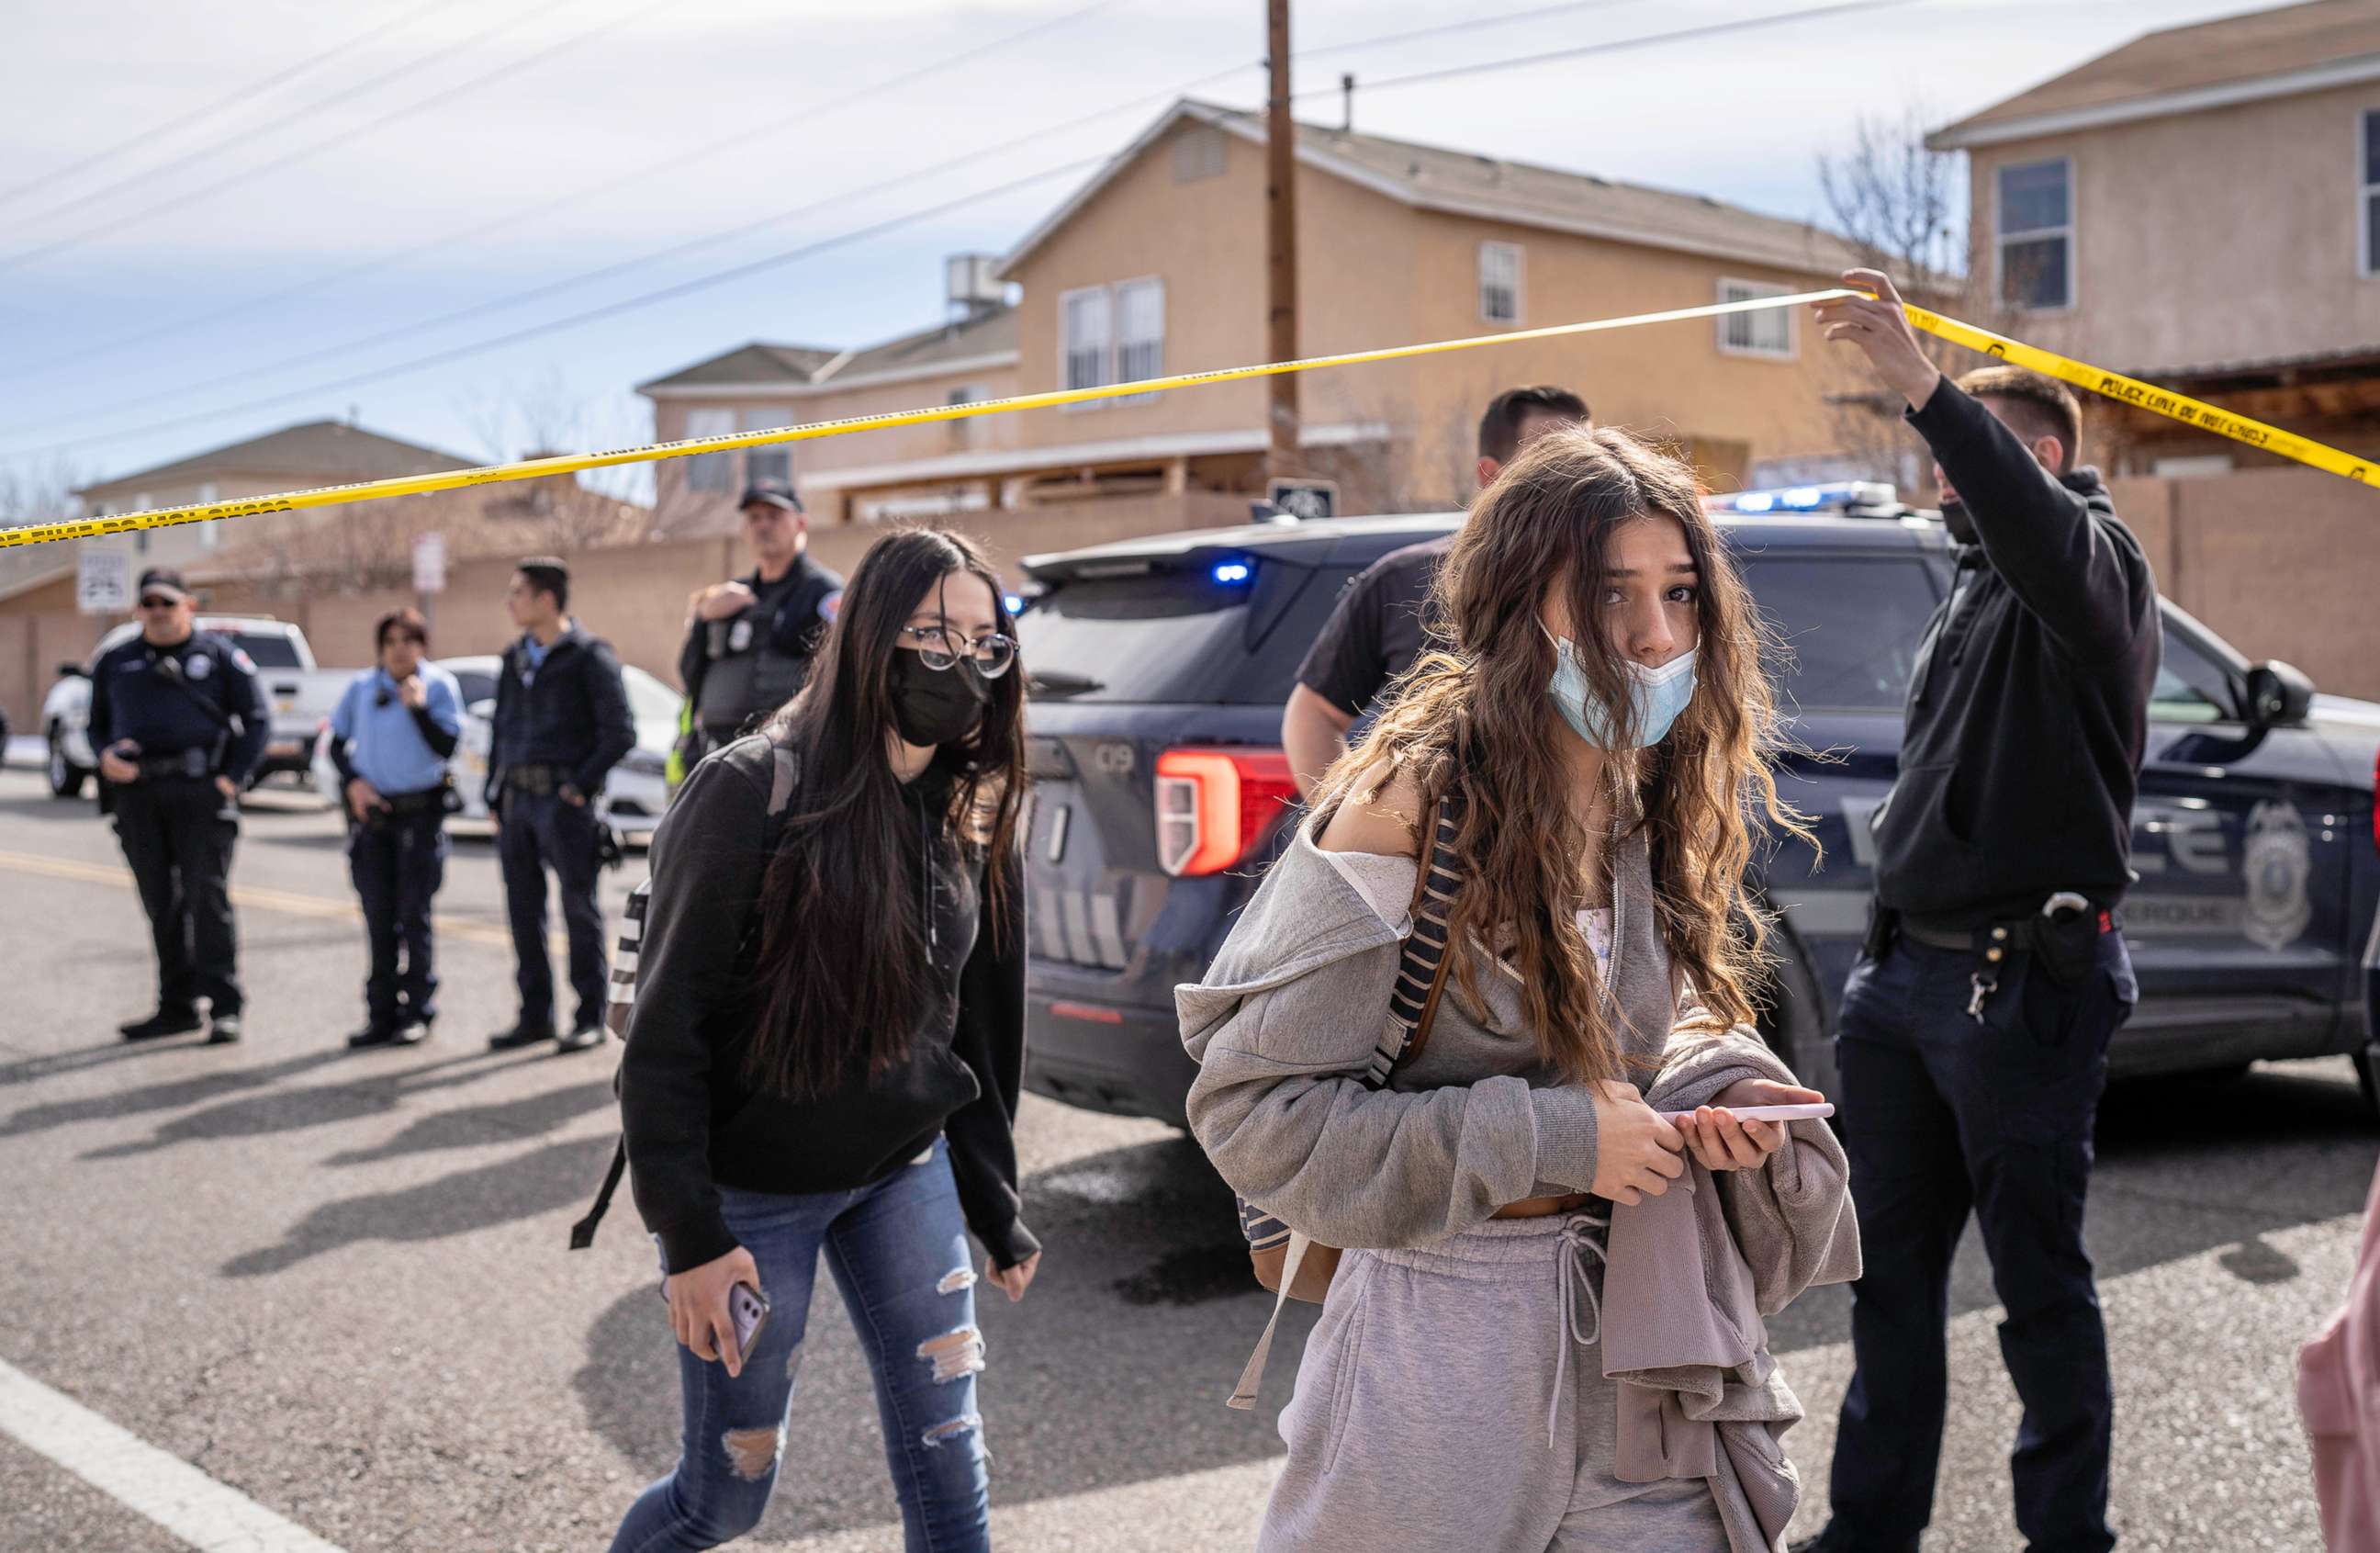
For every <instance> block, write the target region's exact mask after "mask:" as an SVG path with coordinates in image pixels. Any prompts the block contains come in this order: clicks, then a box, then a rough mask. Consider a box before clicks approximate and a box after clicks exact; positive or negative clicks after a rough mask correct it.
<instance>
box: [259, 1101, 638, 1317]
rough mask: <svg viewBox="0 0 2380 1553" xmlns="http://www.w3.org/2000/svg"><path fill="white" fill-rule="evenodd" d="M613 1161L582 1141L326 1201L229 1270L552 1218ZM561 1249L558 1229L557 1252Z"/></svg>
mask: <svg viewBox="0 0 2380 1553" xmlns="http://www.w3.org/2000/svg"><path fill="white" fill-rule="evenodd" d="M611 1158H612V1140H611V1139H610V1138H608V1137H602V1138H575V1139H572V1140H571V1141H569V1142H567V1143H555V1144H548V1145H546V1146H545V1147H541V1148H537V1149H532V1150H531V1151H529V1152H528V1153H527V1154H523V1155H516V1156H514V1157H512V1158H510V1159H499V1160H496V1161H494V1162H493V1163H491V1164H486V1165H480V1166H476V1167H474V1168H472V1169H470V1170H468V1171H455V1173H453V1174H451V1175H445V1176H441V1177H440V1178H438V1179H437V1180H435V1181H426V1182H423V1183H420V1184H419V1185H416V1186H407V1187H402V1188H400V1189H398V1190H396V1191H393V1192H371V1193H366V1194H365V1195H362V1196H358V1197H347V1198H344V1199H342V1200H340V1201H338V1202H335V1203H325V1204H323V1205H322V1207H318V1208H316V1209H314V1211H313V1212H311V1213H310V1214H308V1215H307V1216H306V1217H305V1218H304V1219H301V1220H300V1221H299V1222H298V1223H297V1224H296V1225H294V1226H293V1227H291V1229H290V1230H289V1231H288V1232H287V1233H286V1234H285V1235H284V1236H283V1237H282V1241H281V1244H278V1245H269V1246H264V1247H261V1248H260V1249H258V1250H255V1251H249V1252H244V1253H242V1254H241V1255H239V1256H235V1257H233V1258H232V1259H231V1260H230V1261H228V1262H225V1264H224V1266H223V1272H224V1274H225V1276H226V1277H230V1278H255V1277H258V1276H260V1275H261V1274H265V1273H274V1272H279V1271H281V1270H282V1269H283V1268H289V1267H294V1266H296V1265H297V1263H299V1262H302V1261H304V1260H306V1258H308V1257H310V1256H320V1255H322V1253H323V1252H326V1251H335V1250H337V1249H338V1248H339V1247H341V1246H345V1245H354V1244H359V1243H362V1242H366V1241H390V1242H411V1241H432V1240H443V1239H445V1238H446V1237H447V1236H449V1235H461V1234H468V1233H470V1232H472V1231H475V1230H485V1229H490V1228H492V1227H493V1226H495V1225H499V1224H509V1223H512V1222H514V1221H515V1220H516V1219H528V1218H532V1217H535V1216H536V1215H539V1214H542V1213H549V1212H552V1211H553V1210H554V1209H556V1208H560V1207H566V1206H569V1205H571V1204H575V1203H578V1202H582V1201H585V1200H586V1199H588V1198H589V1197H591V1196H592V1195H594V1192H595V1188H596V1187H597V1186H598V1185H599V1184H601V1181H602V1178H603V1167H604V1166H605V1165H606V1164H607V1163H609V1162H610V1160H611ZM562 1248H563V1247H562V1232H561V1231H559V1230H556V1231H554V1237H553V1245H552V1246H551V1248H550V1249H552V1250H553V1251H555V1252H559V1251H561V1250H562ZM525 1249H528V1250H530V1251H540V1250H543V1249H547V1248H543V1247H527V1248H525ZM662 1336H663V1337H664V1338H666V1337H667V1336H668V1329H667V1328H666V1327H663V1329H662Z"/></svg>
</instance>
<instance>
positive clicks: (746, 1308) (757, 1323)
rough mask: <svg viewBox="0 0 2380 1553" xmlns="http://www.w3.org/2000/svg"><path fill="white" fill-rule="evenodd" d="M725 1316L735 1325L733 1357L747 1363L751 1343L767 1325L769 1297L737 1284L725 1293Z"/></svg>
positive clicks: (747, 1285) (748, 1286)
mask: <svg viewBox="0 0 2380 1553" xmlns="http://www.w3.org/2000/svg"><path fill="white" fill-rule="evenodd" d="M727 1315H728V1318H729V1319H730V1320H732V1321H734V1322H735V1356H736V1357H737V1358H739V1359H743V1360H747V1361H748V1360H750V1358H751V1357H752V1344H753V1341H755V1340H756V1339H758V1338H759V1335H760V1332H761V1329H763V1328H765V1327H767V1326H768V1324H769V1296H768V1295H766V1294H763V1293H762V1292H760V1291H759V1290H758V1289H755V1288H753V1287H752V1286H751V1285H750V1284H748V1283H738V1284H736V1285H735V1287H733V1288H731V1289H729V1290H728V1291H727Z"/></svg>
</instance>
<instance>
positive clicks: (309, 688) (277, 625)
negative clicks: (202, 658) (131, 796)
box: [42, 614, 347, 798]
mask: <svg viewBox="0 0 2380 1553" xmlns="http://www.w3.org/2000/svg"><path fill="white" fill-rule="evenodd" d="M198 627H199V629H200V630H201V631H206V632H211V633H212V634H213V635H215V636H218V637H229V638H230V639H231V642H232V645H233V646H235V647H237V648H238V649H240V650H241V651H242V652H245V653H247V654H248V656H249V661H252V662H253V663H255V665H256V670H257V676H258V677H259V678H260V679H261V680H262V681H263V683H264V699H265V705H266V706H267V707H269V708H271V709H272V715H273V736H272V738H271V739H270V740H269V741H268V742H267V743H266V745H265V746H264V758H263V759H261V760H260V761H258V762H257V766H256V774H255V777H254V779H253V780H254V781H256V782H261V781H263V780H264V779H265V778H266V777H268V776H271V775H273V773H274V772H276V771H303V770H307V768H308V766H309V764H310V762H311V761H312V760H313V758H314V731H315V730H316V729H318V728H320V727H321V726H322V720H323V719H324V718H326V717H328V716H329V715H330V714H331V709H332V708H333V707H334V706H336V705H337V704H338V698H339V690H340V688H341V687H342V686H345V685H346V676H347V671H345V670H340V669H321V668H317V667H315V665H314V649H312V648H311V647H310V646H308V645H307V641H306V633H305V632H304V631H302V630H300V629H298V628H297V626H295V625H290V624H289V623H288V622H287V621H284V620H270V619H266V618H264V617H263V616H261V615H240V614H202V615H200V616H199V621H198ZM138 635H140V624H139V623H138V622H137V621H126V622H125V623H124V624H123V625H117V626H115V628H114V629H112V630H110V631H109V632H108V633H107V635H105V636H103V637H100V638H99V645H98V646H97V647H95V648H93V649H91V657H90V658H89V659H88V660H86V661H83V662H80V663H61V664H59V665H58V679H57V683H56V684H55V685H53V686H50V693H49V696H48V697H47V698H45V699H44V700H43V701H42V742H43V743H44V744H45V745H47V746H48V752H47V753H48V758H49V774H50V791H51V792H52V793H53V794H55V795H57V796H58V797H61V798H72V797H75V796H77V795H79V794H80V793H81V792H82V788H83V783H86V782H88V781H90V780H91V777H92V775H93V774H95V773H96V772H97V771H98V770H99V756H98V755H97V754H96V753H95V752H94V751H93V750H92V749H91V668H92V666H93V665H94V664H96V663H97V662H98V661H99V660H100V658H101V656H102V655H103V654H104V653H107V652H111V651H113V650H115V649H116V648H118V647H121V646H122V645H123V644H124V643H126V642H128V641H130V640H131V639H132V638H133V637H136V636H138Z"/></svg>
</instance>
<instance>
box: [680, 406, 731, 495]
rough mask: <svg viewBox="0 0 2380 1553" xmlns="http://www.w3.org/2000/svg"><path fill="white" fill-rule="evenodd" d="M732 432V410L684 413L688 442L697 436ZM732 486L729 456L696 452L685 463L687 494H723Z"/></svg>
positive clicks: (729, 454)
mask: <svg viewBox="0 0 2380 1553" xmlns="http://www.w3.org/2000/svg"><path fill="white" fill-rule="evenodd" d="M734 434H735V411H734V410H716V409H713V410H688V411H686V440H687V441H688V442H692V441H694V440H695V439H696V438H698V437H727V436H733V435H734ZM734 485H735V455H734V454H732V453H698V454H697V455H694V456H693V457H692V458H689V459H687V460H686V489H687V490H688V491H726V490H729V489H731V488H732V487H733V486H734Z"/></svg>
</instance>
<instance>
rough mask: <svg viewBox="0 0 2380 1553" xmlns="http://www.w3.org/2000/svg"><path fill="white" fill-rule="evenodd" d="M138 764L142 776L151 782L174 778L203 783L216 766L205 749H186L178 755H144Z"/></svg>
mask: <svg viewBox="0 0 2380 1553" xmlns="http://www.w3.org/2000/svg"><path fill="white" fill-rule="evenodd" d="M138 763H139V765H140V774H141V776H142V777H143V778H145V779H146V780H148V781H150V782H164V781H166V780H168V779H172V778H188V780H189V781H192V782H200V781H203V780H204V779H205V778H206V775H207V773H208V771H209V770H210V769H211V768H212V766H213V764H214V762H213V760H212V758H210V757H209V755H208V753H207V752H206V751H205V750H203V749H186V750H183V751H182V752H181V753H180V754H178V755H144V756H142V757H140V761H139V762H138Z"/></svg>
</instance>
